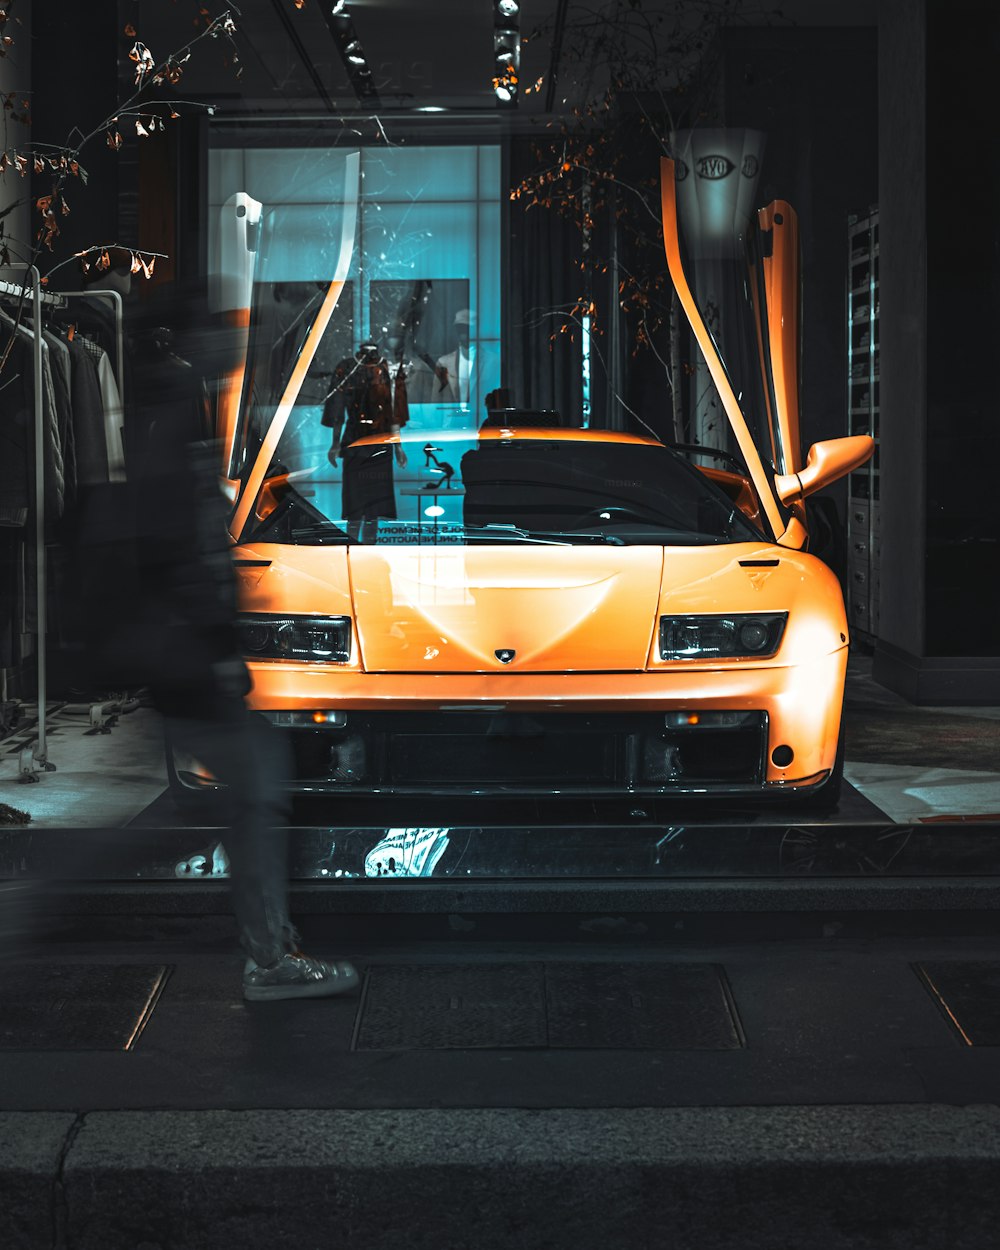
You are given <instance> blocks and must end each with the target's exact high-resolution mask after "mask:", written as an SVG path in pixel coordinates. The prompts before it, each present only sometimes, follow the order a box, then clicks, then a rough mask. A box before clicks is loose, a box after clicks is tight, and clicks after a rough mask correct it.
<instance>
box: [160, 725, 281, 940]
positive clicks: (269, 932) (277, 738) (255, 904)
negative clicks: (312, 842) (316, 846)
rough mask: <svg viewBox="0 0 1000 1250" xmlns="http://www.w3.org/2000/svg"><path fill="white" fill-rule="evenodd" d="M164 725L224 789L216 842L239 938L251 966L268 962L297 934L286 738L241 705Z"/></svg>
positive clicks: (172, 739)
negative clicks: (225, 865)
mask: <svg viewBox="0 0 1000 1250" xmlns="http://www.w3.org/2000/svg"><path fill="white" fill-rule="evenodd" d="M165 724H166V731H167V736H168V738H169V740H170V742H171V744H172V745H173V746H174V747H175V748H176V749H177V750H179V751H183V752H184V753H186V754H190V755H192V756H194V758H195V759H196V760H198V761H199V762H200V763H201V764H203V765H204V766H205V767H206V768H207V769H208V770H209V772H211V773H212V774H213V775H214V776H215V777H217V778H218V779H219V781H221V782H222V783H223V784H224V785H225V787H226V790H225V791H224V797H223V799H222V802H223V803H224V804H225V808H226V812H225V819H226V824H227V825H228V830H227V832H226V834H225V835H224V838H223V845H224V847H225V851H226V856H227V857H228V859H229V877H230V887H231V891H232V900H233V910H234V912H235V913H236V923H237V926H238V928H239V934H240V942H241V943H242V945H243V949H244V950H245V951H246V953H247V954H248V955H249V956H250V957H251V958H252V959H254V960H256V962H257V963H259V964H270V963H273V962H274V961H275V960H276V959H279V958H280V957H281V956H282V955H283V954H285V953H286V952H287V951H291V950H295V949H296V948H297V946H298V938H299V935H298V933H297V932H296V931H295V929H294V928H293V926H292V923H291V920H290V919H289V916H288V818H289V814H290V803H289V800H288V796H287V793H286V790H285V782H286V780H287V778H288V777H289V776H290V775H291V767H292V764H291V749H290V747H289V745H288V742H287V740H286V738H285V736H284V735H283V734H282V733H281V732H280V731H278V730H276V729H273V728H272V727H271V726H270V725H268V723H267V722H266V721H265V720H263V719H262V718H261V717H259V716H256V715H253V714H252V713H250V712H247V711H246V710H245V709H244V708H242V706H241V707H239V708H236V709H230V710H228V711H227V714H226V715H225V716H224V717H221V716H220V717H219V718H218V719H212V720H208V719H205V720H200V719H199V720H195V719H185V718H181V717H177V716H168V717H166V718H165Z"/></svg>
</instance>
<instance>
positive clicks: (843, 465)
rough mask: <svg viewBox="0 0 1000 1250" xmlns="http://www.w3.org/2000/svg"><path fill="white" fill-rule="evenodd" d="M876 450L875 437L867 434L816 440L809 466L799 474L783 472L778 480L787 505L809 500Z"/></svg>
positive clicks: (811, 448)
mask: <svg viewBox="0 0 1000 1250" xmlns="http://www.w3.org/2000/svg"><path fill="white" fill-rule="evenodd" d="M874 450H875V440H874V439H873V438H870V437H869V436H868V435H867V434H853V435H851V437H850V438H828V439H826V440H825V441H824V442H822V443H813V445H812V446H811V447H810V448H809V454H808V455H807V456H806V463H805V468H803V469H802V470H800V472H798V473H782V474H779V475H778V476H777V477H776V478H775V479H774V489H775V491H776V493H777V496H778V498H779V499H780V500H781V502H782V503H786V504H787V503H795V502H796V501H797V500H799V499H805V497H806V496H807V495H812V494H815V492H816V491H818V490H822V489H823V487H824V486H829V485H830V484H831V482H836V481H837V480H838V479H839V478H842V477H844V476H845V475H846V474H848V473H850V472H852V471H853V470H854V469H857V468H858V467H859V466H861V465H863V464H864V463H865V461H867V460H868V459H870V458H871V454H872V452H873V451H874Z"/></svg>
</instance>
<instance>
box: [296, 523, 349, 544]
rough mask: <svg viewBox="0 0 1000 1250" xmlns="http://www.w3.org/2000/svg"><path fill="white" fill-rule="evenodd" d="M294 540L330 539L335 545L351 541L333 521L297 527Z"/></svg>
mask: <svg viewBox="0 0 1000 1250" xmlns="http://www.w3.org/2000/svg"><path fill="white" fill-rule="evenodd" d="M291 534H292V538H293V539H296V538H328V539H329V540H330V541H331V542H334V543H348V542H350V539H349V538H348V536H347V535H346V534H345V533H344V531H343V530H342V529H340V528H339V526H336V525H334V523H333V522H332V521H317V522H316V524H315V525H296V526H295V527H294V528H293V529H292V531H291Z"/></svg>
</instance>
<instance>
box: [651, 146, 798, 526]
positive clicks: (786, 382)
mask: <svg viewBox="0 0 1000 1250" xmlns="http://www.w3.org/2000/svg"><path fill="white" fill-rule="evenodd" d="M683 172H684V173H685V175H687V174H688V171H687V168H686V166H685V167H684V168H683ZM676 179H677V166H676V165H675V162H674V161H672V160H670V159H668V158H664V159H663V160H662V161H661V168H660V200H661V216H662V222H663V243H664V249H665V251H666V257H667V267H668V269H669V271H670V277H671V280H672V282H673V284H674V287H675V289H676V291H677V295H678V299H679V300H680V304H681V307H682V308H683V310H684V313H685V316H686V318H687V321H688V324H689V325H690V327H691V332H692V334H693V335H694V338H695V341H696V343H697V345H698V349H699V351H700V352H701V355H702V356H703V358H704V360H705V363H706V365H707V367H708V372H709V374H710V377H711V382H712V385H713V386H714V388H715V392H716V393H717V395H718V398H719V401H720V403H721V405H722V408H723V410H724V412H725V416H726V420H727V422H728V427H729V430H730V432H731V435H732V439H733V441H734V443H735V448H734V450H735V451H737V452H738V454H739V456H740V458H741V459H742V461H743V463H744V464H745V465H746V468H747V473H748V475H749V477H750V480H751V481H752V483H753V486H754V490H755V491H756V494H757V496H758V498H759V500H760V505H761V509H762V511H763V513H764V515H765V517H766V519H767V522H768V525H769V527H770V529H771V531H772V533H773V534H774V537H775V538H776V539H777V541H779V542H782V543H784V544H785V545H789V546H794V547H800V546H801V545H802V543H803V542H804V540H805V531H804V529H803V528H802V525H801V523H800V518H798V517H797V516H796V515H795V513H794V512H793V511H792V510H791V509H789V508H787V507H786V506H784V505H783V504H782V503H781V501H780V500H779V498H778V496H777V494H776V491H775V486H774V477H775V475H776V474H778V473H783V472H785V466H786V465H788V464H789V459H790V458H794V459H796V461H797V459H798V457H799V455H800V453H799V451H798V449H797V437H798V355H797V350H798V347H797V344H798V302H797V298H796V300H795V301H794V308H793V306H792V305H791V304H789V303H788V300H787V292H786V288H787V286H788V284H789V283H790V282H791V281H792V278H791V277H790V270H789V267H788V257H787V246H788V243H789V241H790V236H786V235H782V244H781V245H782V249H783V250H782V257H781V263H780V264H779V265H775V263H774V255H773V251H772V255H771V257H770V258H765V257H764V252H765V251H766V250H768V248H769V247H773V233H772V237H771V238H770V239H769V238H767V237H766V236H762V234H761V223H759V222H758V219H757V214H755V213H751V214H749V215H747V216H745V217H743V216H740V215H738V214H737V215H736V216H734V217H733V218H732V221H731V222H730V221H729V219H728V218H727V220H726V221H725V223H724V225H725V228H723V229H720V228H718V226H717V224H716V225H715V228H713V229H711V230H708V229H705V230H702V231H701V232H699V231H698V230H697V229H696V228H695V225H696V223H694V222H692V223H689V224H687V228H686V223H685V222H684V221H682V220H681V215H680V213H679V211H678V194H677V181H676ZM709 194H710V193H709V192H708V191H706V193H705V195H706V202H705V204H704V205H701V204H699V203H698V202H697V201H694V203H695V209H694V212H698V211H699V209H701V210H702V211H703V213H704V217H705V219H706V220H709V219H710V218H711V217H712V216H713V214H714V215H715V216H718V214H717V212H716V208H715V205H714V204H713V203H711V202H710V201H709V200H708V198H707V197H708V195H709ZM688 198H689V199H690V198H691V197H690V195H688ZM771 207H772V208H774V207H775V206H773V205H772V206H771ZM767 211H768V210H765V212H767ZM789 211H790V210H789ZM772 226H773V220H772ZM795 247H796V249H797V242H796V243H795ZM796 255H797V251H796ZM767 259H769V260H770V262H771V263H770V265H769V266H767V265H765V261H766V260H767ZM795 273H796V277H795V278H794V281H795V282H796V283H797V265H796V269H795ZM783 298H784V303H782V299H783ZM786 314H787V316H792V315H794V324H793V325H790V326H786V325H785V320H784V319H785V317H786ZM775 318H777V324H778V326H779V328H780V337H779V351H778V358H779V360H780V363H781V378H782V386H781V394H780V399H779V395H778V391H777V388H776V387H775V385H774V382H775V372H774V360H775V349H774V347H773V345H772V335H773V333H774V328H775V324H776V322H775ZM792 342H794V345H795V350H794V352H792V350H791V343H792ZM782 352H783V353H784V354H783V355H782ZM793 444H794V447H795V450H794V451H793V450H792V447H793ZM788 471H792V470H791V468H790V467H789V470H788Z"/></svg>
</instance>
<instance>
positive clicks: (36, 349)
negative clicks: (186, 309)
mask: <svg viewBox="0 0 1000 1250" xmlns="http://www.w3.org/2000/svg"><path fill="white" fill-rule="evenodd" d="M4 273H17V274H19V275H21V277H20V280H19V281H17V282H9V281H7V280H6V279H5V278H3V277H0V298H6V299H8V300H9V299H16V300H17V301H18V302H19V304H21V305H22V306H23V304H24V303H25V302H27V301H29V300H30V303H31V315H32V326H33V330H34V333H33V335H32V372H33V383H34V387H33V389H34V422H35V565H36V584H35V591H36V596H37V599H36V617H37V622H36V662H37V673H38V726H37V738H36V741H35V746H34V749H33V750H31V749H29V748H26V749H25V751H24V752H23V753H22V759H21V764H20V769H19V772H20V779H21V780H22V781H37V780H38V775H37V774H38V773H40V772H41V773H46V772H54V771H55V765H54V764H51V763H50V762H49V758H48V740H47V737H46V711H47V708H46V702H47V696H48V686H47V672H46V654H45V638H46V633H47V626H48V619H47V598H46V584H47V577H46V560H45V437H44V420H45V417H44V409H43V400H42V394H43V393H42V342H43V340H42V335H41V325H42V305H43V304H45V305H48V306H50V307H55V308H66V307H68V300H69V299H70V298H75V297H78V296H80V295H92V296H93V295H97V296H100V297H101V298H108V299H111V301H112V305H113V307H114V310H115V330H116V337H117V342H116V348H117V356H118V359H117V362H116V364H117V368H116V370H115V372H116V375H117V379H118V389H119V393H120V395H121V396H122V405H123V410H124V382H125V377H124V365H125V356H124V343H123V332H122V297H121V295H120V294H119V293H118V292H117V291H72V292H55V291H43V290H42V288H41V278H40V276H39V273H38V270H37V268H35V266H34V265H4V266H2V267H0V275H2V274H4ZM4 324H6V319H4ZM26 328H27V327H26ZM10 332H11V334H16V333H17V330H16V328H15V327H14V325H13V323H11V326H10Z"/></svg>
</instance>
